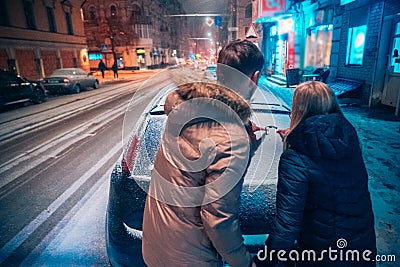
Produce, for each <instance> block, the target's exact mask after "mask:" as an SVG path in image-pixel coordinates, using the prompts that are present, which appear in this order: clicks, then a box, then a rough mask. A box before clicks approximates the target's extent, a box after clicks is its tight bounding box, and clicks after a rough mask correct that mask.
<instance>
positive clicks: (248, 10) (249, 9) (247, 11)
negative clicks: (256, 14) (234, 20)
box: [244, 4, 253, 18]
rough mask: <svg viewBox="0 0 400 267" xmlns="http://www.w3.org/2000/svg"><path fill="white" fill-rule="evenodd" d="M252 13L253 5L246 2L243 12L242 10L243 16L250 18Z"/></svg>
mask: <svg viewBox="0 0 400 267" xmlns="http://www.w3.org/2000/svg"><path fill="white" fill-rule="evenodd" d="M252 13H253V6H252V4H248V5H247V6H246V9H245V12H244V17H245V18H251V17H252Z"/></svg>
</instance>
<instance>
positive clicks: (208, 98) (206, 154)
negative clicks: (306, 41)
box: [142, 41, 264, 267]
mask: <svg viewBox="0 0 400 267" xmlns="http://www.w3.org/2000/svg"><path fill="white" fill-rule="evenodd" d="M218 63H220V64H224V65H227V66H231V67H232V68H233V69H232V74H233V75H234V76H236V77H237V76H240V75H244V76H246V77H247V80H248V81H251V83H252V84H253V86H251V85H250V83H248V84H249V86H248V87H243V86H241V87H240V88H234V89H233V90H232V88H227V86H226V85H227V83H224V84H225V86H224V85H221V84H215V83H206V82H193V83H187V84H183V85H180V86H178V88H177V89H176V90H175V91H173V92H171V93H170V94H169V95H168V97H167V99H166V102H165V106H164V109H165V113H166V114H167V116H168V119H167V123H166V128H165V132H164V134H163V137H162V140H161V144H160V147H159V149H158V153H157V155H156V160H155V164H154V169H153V171H152V178H151V182H150V187H149V192H148V196H147V199H146V205H145V210H144V219H143V247H142V250H143V258H144V261H145V263H146V264H147V265H148V266H149V267H162V266H171V267H172V266H174V267H184V266H191V267H193V266H196V267H197V266H199V267H200V266H204V267H209V266H210V267H211V266H221V265H222V259H224V260H225V261H226V262H227V263H228V264H229V265H230V266H232V267H247V266H251V264H252V259H251V257H250V254H249V252H248V251H247V249H246V247H245V245H244V244H243V238H242V235H241V231H240V225H239V217H238V209H239V206H240V192H241V190H242V185H243V176H244V174H245V173H246V170H247V166H248V164H249V162H250V159H251V136H253V135H252V127H251V125H252V124H251V122H250V120H249V118H250V115H251V110H250V106H249V101H250V97H251V95H252V93H253V92H254V88H255V87H256V86H255V85H256V84H257V82H258V78H259V75H260V71H261V68H262V66H263V64H264V59H263V56H262V54H261V52H260V51H259V49H258V48H257V47H256V46H255V45H254V44H253V43H251V42H249V41H234V42H232V43H230V44H228V45H227V46H225V47H224V48H223V49H222V50H221V52H220V54H219V58H218ZM220 66H222V65H220ZM220 66H219V67H218V68H222V67H220ZM229 68H230V67H229ZM235 71H236V72H240V75H239V74H237V73H235ZM217 72H218V70H217ZM223 76H224V79H228V77H229V73H228V72H226V71H225V72H224V75H223ZM228 80H229V79H228ZM236 84H237V83H236ZM241 84H246V82H244V83H241Z"/></svg>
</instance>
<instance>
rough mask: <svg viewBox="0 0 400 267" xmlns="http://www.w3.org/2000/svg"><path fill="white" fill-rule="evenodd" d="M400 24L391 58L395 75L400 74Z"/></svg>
mask: <svg viewBox="0 0 400 267" xmlns="http://www.w3.org/2000/svg"><path fill="white" fill-rule="evenodd" d="M399 52H400V22H398V23H397V24H396V32H395V35H394V39H393V50H392V54H391V57H390V60H391V64H390V69H391V71H392V72H394V73H400V53H399Z"/></svg>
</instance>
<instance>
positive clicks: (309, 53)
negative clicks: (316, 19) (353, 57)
mask: <svg viewBox="0 0 400 267" xmlns="http://www.w3.org/2000/svg"><path fill="white" fill-rule="evenodd" d="M332 29H333V27H332V25H320V26H314V27H309V28H308V29H307V38H306V53H305V65H304V66H305V67H312V68H313V69H314V68H325V67H327V66H329V64H330V56H331V46H332Z"/></svg>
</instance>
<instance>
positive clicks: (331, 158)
mask: <svg viewBox="0 0 400 267" xmlns="http://www.w3.org/2000/svg"><path fill="white" fill-rule="evenodd" d="M280 134H281V136H282V138H283V141H284V147H285V151H284V153H283V154H282V156H281V159H280V163H279V179H278V191H277V199H276V208H277V216H276V221H275V228H274V231H273V232H272V233H271V234H270V236H269V237H268V239H267V241H266V252H267V253H259V255H258V257H255V262H256V264H257V266H268V265H271V263H272V264H274V265H283V264H287V263H288V262H292V263H293V261H291V259H292V260H293V259H296V260H295V261H296V266H375V265H376V264H375V262H374V261H373V260H374V259H375V255H376V239H375V230H374V214H373V211H372V205H371V198H370V193H369V191H368V174H367V171H366V168H365V164H364V161H363V157H362V153H361V149H360V144H359V140H358V137H357V133H356V131H355V129H354V127H353V126H352V125H351V124H350V123H349V122H348V121H347V119H346V118H345V117H344V116H343V113H342V111H341V110H340V107H339V105H338V103H337V101H336V98H335V95H334V94H333V92H332V90H331V89H330V88H329V87H328V86H327V85H326V84H324V83H321V82H306V83H303V84H301V85H299V86H298V87H297V88H296V90H295V92H294V95H293V106H292V113H291V123H290V128H289V129H286V130H282V131H280ZM294 249H296V250H297V251H293V250H294ZM271 250H275V254H273V255H271ZM279 250H284V251H285V252H281V253H282V254H281V255H280V257H279V258H280V259H278V256H277V251H279ZM311 250H312V251H315V253H316V254H315V257H314V254H313V252H310V251H311ZM264 252H265V251H264ZM260 259H262V260H260ZM284 259H288V261H286V262H285V261H284ZM357 259H358V260H357ZM368 259H370V260H371V261H368ZM271 260H272V262H271ZM282 260H283V261H282Z"/></svg>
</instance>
